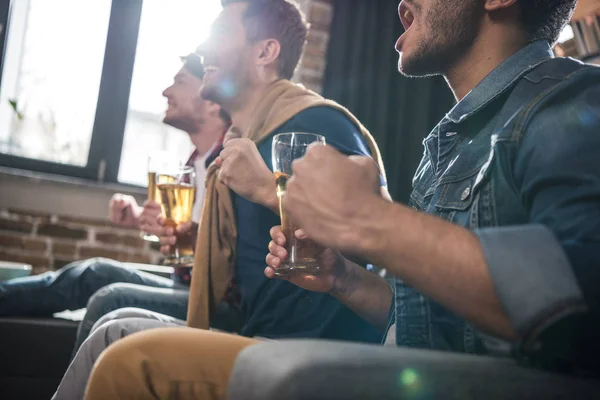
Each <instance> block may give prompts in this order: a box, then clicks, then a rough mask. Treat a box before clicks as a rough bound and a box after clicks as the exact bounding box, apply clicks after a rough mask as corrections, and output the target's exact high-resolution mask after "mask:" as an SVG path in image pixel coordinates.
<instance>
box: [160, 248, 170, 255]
mask: <svg viewBox="0 0 600 400" xmlns="http://www.w3.org/2000/svg"><path fill="white" fill-rule="evenodd" d="M170 250H171V247H170V246H160V252H161V253H162V254H164V255H168V254H169V253H170Z"/></svg>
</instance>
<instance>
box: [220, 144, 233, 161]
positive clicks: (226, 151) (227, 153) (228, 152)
mask: <svg viewBox="0 0 600 400" xmlns="http://www.w3.org/2000/svg"><path fill="white" fill-rule="evenodd" d="M231 150H232V148H231V147H224V148H223V150H221V153H219V157H221V158H222V159H223V161H225V160H226V159H227V158H228V157H229V156H231Z"/></svg>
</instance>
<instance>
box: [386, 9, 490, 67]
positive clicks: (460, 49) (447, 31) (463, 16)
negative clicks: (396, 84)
mask: <svg viewBox="0 0 600 400" xmlns="http://www.w3.org/2000/svg"><path fill="white" fill-rule="evenodd" d="M461 3H462V4H461ZM477 3H478V0H467V1H465V2H459V4H460V6H459V7H460V8H458V9H456V8H454V9H453V8H452V7H448V5H447V3H446V0H438V1H436V2H435V3H434V4H433V5H432V7H431V9H430V10H429V11H428V12H427V15H426V16H425V18H424V19H423V20H424V21H425V23H426V24H427V27H428V31H429V32H430V35H429V37H428V38H425V39H421V40H420V41H419V43H418V44H417V48H416V50H415V51H414V52H413V53H412V54H411V55H410V58H407V57H405V56H404V54H401V56H400V61H399V65H398V69H399V71H400V73H401V74H403V75H405V76H409V77H417V76H430V75H438V74H443V73H445V72H447V70H448V69H449V68H450V67H451V66H452V65H453V64H454V63H455V62H456V61H457V60H458V59H459V58H461V57H462V56H463V55H464V54H465V52H466V51H467V50H468V49H469V48H470V47H471V46H472V45H473V42H474V41H475V38H476V37H477V32H478V30H479V21H480V10H479V9H478V7H477Z"/></svg>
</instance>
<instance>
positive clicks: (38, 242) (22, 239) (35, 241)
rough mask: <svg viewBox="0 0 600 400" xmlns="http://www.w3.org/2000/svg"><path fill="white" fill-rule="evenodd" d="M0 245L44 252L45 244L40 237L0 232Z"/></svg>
mask: <svg viewBox="0 0 600 400" xmlns="http://www.w3.org/2000/svg"><path fill="white" fill-rule="evenodd" d="M0 246H4V247H8V248H11V249H20V250H30V251H36V252H42V253H43V252H45V251H46V248H47V245H46V241H45V240H44V239H42V238H35V237H30V236H23V235H2V234H0Z"/></svg>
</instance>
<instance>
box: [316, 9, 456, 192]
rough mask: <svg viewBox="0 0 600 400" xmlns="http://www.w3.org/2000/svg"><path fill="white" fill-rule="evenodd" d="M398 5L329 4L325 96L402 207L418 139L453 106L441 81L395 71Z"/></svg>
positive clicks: (414, 164)
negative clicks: (349, 123) (341, 110)
mask: <svg viewBox="0 0 600 400" xmlns="http://www.w3.org/2000/svg"><path fill="white" fill-rule="evenodd" d="M398 3H399V0H335V1H334V17H333V21H332V29H331V38H330V42H329V50H328V54H327V69H326V71H325V79H324V88H323V89H324V90H323V93H324V95H325V97H328V98H331V99H334V100H336V101H338V102H339V103H341V104H343V105H344V106H346V107H348V109H349V110H350V111H352V113H354V114H355V115H356V116H357V117H358V119H360V120H361V122H362V123H363V124H364V125H365V126H366V127H367V128H368V129H369V130H370V131H371V133H372V134H373V136H374V137H375V139H376V140H377V142H378V143H379V146H380V148H381V151H382V154H383V160H384V162H385V164H386V172H387V174H388V181H389V186H390V192H391V194H392V197H393V198H394V199H395V200H397V201H401V202H406V201H407V200H408V198H409V195H410V191H411V181H412V176H413V174H414V172H415V169H416V167H417V166H418V164H419V161H420V159H421V156H422V155H423V144H422V142H423V139H424V138H425V137H426V136H427V135H428V134H429V132H430V131H431V129H432V128H433V127H435V125H436V124H437V123H438V122H439V120H440V119H441V118H442V117H443V116H444V114H445V113H446V112H447V111H449V110H450V108H451V107H452V106H453V104H454V98H453V96H452V93H451V92H450V90H449V89H448V87H447V85H446V83H445V81H444V80H443V79H442V78H441V77H436V78H424V79H409V78H405V77H403V76H402V75H400V73H399V72H398V67H397V65H398V54H397V53H396V51H395V50H394V45H395V43H396V40H397V39H398V37H399V36H400V35H401V34H402V32H403V31H404V28H403V27H402V24H401V23H400V19H399V18H398Z"/></svg>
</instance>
